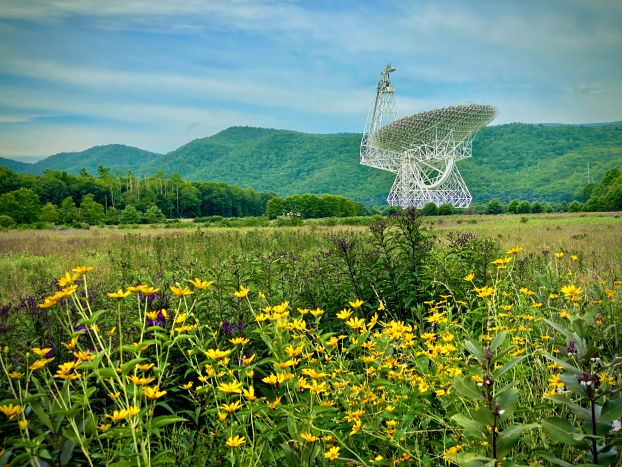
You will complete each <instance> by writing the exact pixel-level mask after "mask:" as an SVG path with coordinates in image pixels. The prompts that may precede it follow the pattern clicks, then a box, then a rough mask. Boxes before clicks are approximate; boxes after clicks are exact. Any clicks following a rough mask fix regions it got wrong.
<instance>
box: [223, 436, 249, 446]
mask: <svg viewBox="0 0 622 467" xmlns="http://www.w3.org/2000/svg"><path fill="white" fill-rule="evenodd" d="M244 443H246V438H242V437H241V436H238V435H236V436H235V437H232V436H229V438H227V443H226V444H227V446H229V447H230V448H237V447H238V446H241V445H243V444H244Z"/></svg>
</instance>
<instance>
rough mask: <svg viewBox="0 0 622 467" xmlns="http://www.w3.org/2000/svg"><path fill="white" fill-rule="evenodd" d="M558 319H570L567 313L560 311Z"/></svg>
mask: <svg viewBox="0 0 622 467" xmlns="http://www.w3.org/2000/svg"><path fill="white" fill-rule="evenodd" d="M559 317H560V318H570V313H568V312H567V311H565V310H564V311H560V312H559Z"/></svg>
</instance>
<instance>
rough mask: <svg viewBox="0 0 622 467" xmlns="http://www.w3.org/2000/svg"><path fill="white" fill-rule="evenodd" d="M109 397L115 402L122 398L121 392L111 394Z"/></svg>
mask: <svg viewBox="0 0 622 467" xmlns="http://www.w3.org/2000/svg"><path fill="white" fill-rule="evenodd" d="M108 397H110V398H111V399H112V400H113V401H116V400H117V399H118V398H119V397H121V393H120V392H118V391H117V392H109V393H108Z"/></svg>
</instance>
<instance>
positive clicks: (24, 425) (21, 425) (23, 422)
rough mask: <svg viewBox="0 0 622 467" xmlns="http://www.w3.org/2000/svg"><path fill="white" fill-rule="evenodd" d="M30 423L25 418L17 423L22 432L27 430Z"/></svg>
mask: <svg viewBox="0 0 622 467" xmlns="http://www.w3.org/2000/svg"><path fill="white" fill-rule="evenodd" d="M28 423H29V422H28V420H26V419H25V418H22V419H21V420H20V421H18V422H17V424H18V425H19V428H20V430H26V428H28Z"/></svg>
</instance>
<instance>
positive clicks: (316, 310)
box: [311, 308, 324, 318]
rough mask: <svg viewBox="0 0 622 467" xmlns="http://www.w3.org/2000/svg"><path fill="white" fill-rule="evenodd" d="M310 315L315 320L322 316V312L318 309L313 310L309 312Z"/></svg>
mask: <svg viewBox="0 0 622 467" xmlns="http://www.w3.org/2000/svg"><path fill="white" fill-rule="evenodd" d="M311 314H312V315H313V316H315V317H316V318H319V317H320V316H322V315H323V314H324V310H322V309H320V308H316V309H315V310H311Z"/></svg>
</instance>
